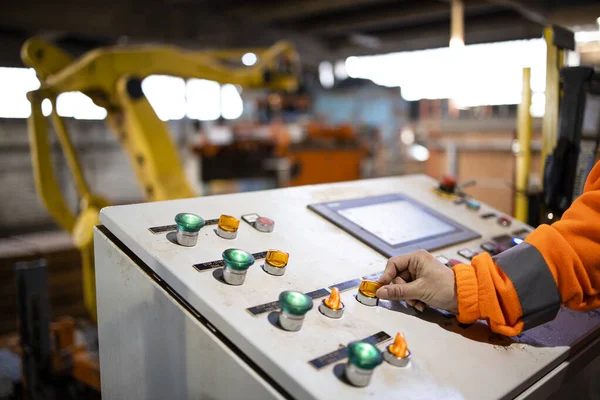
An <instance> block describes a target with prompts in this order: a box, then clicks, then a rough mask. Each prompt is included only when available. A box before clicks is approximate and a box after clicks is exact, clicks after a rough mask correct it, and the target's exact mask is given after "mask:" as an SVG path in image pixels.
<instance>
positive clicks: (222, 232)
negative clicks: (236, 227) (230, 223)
mask: <svg viewBox="0 0 600 400" xmlns="http://www.w3.org/2000/svg"><path fill="white" fill-rule="evenodd" d="M217 235H219V236H220V237H222V238H223V239H235V238H236V237H237V231H233V232H229V231H226V230H224V229H221V228H220V227H219V226H217Z"/></svg>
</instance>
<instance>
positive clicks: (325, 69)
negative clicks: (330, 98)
mask: <svg viewBox="0 0 600 400" xmlns="http://www.w3.org/2000/svg"><path fill="white" fill-rule="evenodd" d="M319 81H320V82H321V86H323V87H324V88H325V89H329V88H332V87H333V84H334V83H335V78H334V76H333V65H331V63H330V62H329V61H322V62H321V63H320V64H319Z"/></svg>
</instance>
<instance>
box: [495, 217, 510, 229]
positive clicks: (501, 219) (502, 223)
mask: <svg viewBox="0 0 600 400" xmlns="http://www.w3.org/2000/svg"><path fill="white" fill-rule="evenodd" d="M498 224H499V225H500V226H504V227H507V226H510V224H512V220H511V219H510V218H508V217H498Z"/></svg>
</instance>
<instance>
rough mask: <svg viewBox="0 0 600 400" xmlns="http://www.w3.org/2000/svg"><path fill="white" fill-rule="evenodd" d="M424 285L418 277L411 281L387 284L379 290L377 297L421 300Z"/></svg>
mask: <svg viewBox="0 0 600 400" xmlns="http://www.w3.org/2000/svg"><path fill="white" fill-rule="evenodd" d="M422 296H423V285H422V284H421V281H420V280H419V279H417V280H416V281H412V282H409V283H398V284H393V285H386V286H383V287H381V288H379V290H377V297H379V298H380V299H382V300H421V297H422Z"/></svg>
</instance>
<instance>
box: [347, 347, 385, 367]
mask: <svg viewBox="0 0 600 400" xmlns="http://www.w3.org/2000/svg"><path fill="white" fill-rule="evenodd" d="M348 360H349V361H350V363H351V364H353V365H355V366H357V367H359V368H362V369H374V368H375V367H377V366H378V365H379V364H381V363H382V362H383V354H381V351H379V349H378V348H377V347H375V345H373V344H371V343H369V342H352V343H350V344H349V345H348Z"/></svg>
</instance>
